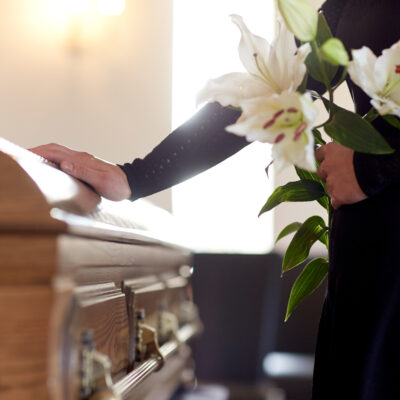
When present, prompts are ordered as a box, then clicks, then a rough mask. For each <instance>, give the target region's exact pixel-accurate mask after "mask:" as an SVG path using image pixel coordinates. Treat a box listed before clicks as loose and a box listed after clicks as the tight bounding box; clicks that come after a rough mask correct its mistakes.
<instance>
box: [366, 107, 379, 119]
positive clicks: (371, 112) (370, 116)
mask: <svg viewBox="0 0 400 400" xmlns="http://www.w3.org/2000/svg"><path fill="white" fill-rule="evenodd" d="M378 117H379V113H378V111H376V110H375V108H374V107H371V108H370V110H369V111H368V112H367V114H365V115H364V116H363V119H365V120H366V121H368V122H372V121H373V120H374V119H376V118H378Z"/></svg>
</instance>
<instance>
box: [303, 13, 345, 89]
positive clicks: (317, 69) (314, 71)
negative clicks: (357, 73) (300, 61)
mask: <svg viewBox="0 0 400 400" xmlns="http://www.w3.org/2000/svg"><path fill="white" fill-rule="evenodd" d="M330 38H332V32H331V30H330V28H329V25H328V23H327V22H326V19H325V17H324V15H323V14H322V13H319V15H318V30H317V37H316V42H317V45H318V46H321V45H322V44H323V43H325V42H326V41H327V40H328V39H330ZM321 64H322V65H323V68H324V69H325V73H326V78H327V79H328V80H329V81H330V82H331V81H332V80H333V78H334V77H335V76H336V73H337V71H338V67H337V66H334V65H331V64H329V63H327V62H325V61H322V60H320V59H319V57H318V54H317V52H316V50H315V49H313V51H312V52H311V53H310V54H309V55H308V57H307V59H306V66H307V70H308V72H309V73H310V75H311V76H312V77H313V78H314V79H315V80H317V81H319V82H323V83H324V82H325V77H324V73H323V69H322V67H321Z"/></svg>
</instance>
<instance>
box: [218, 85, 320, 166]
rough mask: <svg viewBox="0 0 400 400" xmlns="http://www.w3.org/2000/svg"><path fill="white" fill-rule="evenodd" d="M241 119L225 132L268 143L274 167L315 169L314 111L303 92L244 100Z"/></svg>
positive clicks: (315, 111) (315, 112)
mask: <svg viewBox="0 0 400 400" xmlns="http://www.w3.org/2000/svg"><path fill="white" fill-rule="evenodd" d="M240 105H241V107H242V110H243V116H244V117H243V118H240V119H239V121H238V122H236V124H234V125H230V126H228V127H227V128H226V130H227V131H229V132H232V133H235V134H236V135H239V136H245V137H246V138H247V140H248V141H254V140H258V141H260V142H265V143H271V144H273V147H272V158H273V160H274V164H275V166H276V167H277V169H278V170H281V169H283V168H284V167H285V166H287V165H290V164H294V165H296V166H298V167H300V168H302V169H305V170H308V171H315V170H316V166H315V158H314V136H313V134H312V128H313V124H314V122H315V119H316V118H317V115H318V111H317V109H316V107H315V106H314V104H313V102H312V99H311V96H310V95H309V94H308V93H306V94H304V95H300V94H299V93H296V92H284V93H282V94H280V95H279V94H274V95H272V96H268V97H258V98H254V99H250V100H244V101H242V103H241V104H240Z"/></svg>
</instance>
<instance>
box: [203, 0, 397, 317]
mask: <svg viewBox="0 0 400 400" xmlns="http://www.w3.org/2000/svg"><path fill="white" fill-rule="evenodd" d="M278 8H279V11H280V15H281V17H282V18H281V21H280V22H279V23H278V26H279V27H278V33H277V35H276V38H275V39H274V41H273V42H272V43H271V44H270V43H268V42H267V41H266V40H265V39H263V38H261V37H258V36H255V35H253V34H252V33H251V32H250V31H249V29H248V28H247V26H246V25H245V23H244V22H243V20H242V18H241V17H240V16H238V15H233V16H232V21H233V22H234V23H235V24H236V25H237V26H238V28H239V29H240V32H241V40H240V44H239V56H240V59H241V61H242V63H243V65H244V67H245V68H246V70H247V73H239V72H234V73H229V74H226V75H223V76H221V77H219V78H217V79H214V80H210V81H209V82H208V83H207V84H206V86H205V87H204V89H203V90H202V91H201V92H200V93H199V95H198V102H199V103H202V102H206V101H208V102H210V101H217V102H219V103H220V104H221V105H223V106H229V107H235V108H238V109H240V110H241V111H242V113H241V116H240V117H239V119H238V120H237V121H236V123H235V124H233V125H230V126H228V127H227V128H226V130H227V131H228V132H231V133H234V134H236V135H240V136H245V137H246V138H247V139H248V140H249V141H254V140H258V141H261V142H266V143H270V144H272V159H273V163H274V166H275V167H276V169H277V170H278V171H279V170H281V169H282V168H284V167H286V166H288V165H293V166H294V168H295V170H296V173H297V175H298V177H299V180H297V181H295V182H289V183H287V184H286V185H283V186H281V187H278V188H277V189H276V190H275V191H274V192H273V193H272V195H271V196H270V197H269V198H268V200H267V202H266V203H265V205H264V206H263V207H262V209H261V211H260V215H261V214H263V213H265V212H267V211H270V210H272V209H273V208H274V207H276V206H278V205H279V204H280V203H282V202H299V201H318V203H319V204H320V205H321V206H322V207H323V208H324V209H325V210H326V212H327V220H326V221H325V220H324V219H323V218H321V217H320V216H311V217H310V218H308V219H307V220H306V221H304V222H293V223H291V224H290V225H288V226H287V227H286V228H284V229H283V230H282V232H281V233H280V234H279V236H278V238H277V241H278V240H280V239H282V238H283V237H285V236H287V235H289V234H293V233H294V236H293V238H292V240H291V242H290V244H289V246H288V248H287V250H286V252H285V255H284V259H283V264H282V274H283V273H284V272H286V271H288V270H291V269H293V268H295V267H297V266H299V265H302V264H303V262H304V261H306V259H307V258H308V255H309V252H310V249H311V247H312V246H313V245H314V244H315V243H316V242H318V241H319V242H322V243H323V244H324V245H325V246H326V248H327V249H328V248H329V233H330V225H331V217H332V204H331V198H330V196H329V184H327V183H325V182H324V181H322V180H321V179H320V178H319V177H318V175H317V173H316V170H317V167H318V162H317V161H316V159H315V150H316V148H317V147H318V146H319V145H324V144H326V142H325V140H324V139H323V136H322V134H321V129H322V128H323V129H324V131H325V133H326V134H327V135H328V136H329V137H330V138H331V139H332V140H334V141H335V142H337V143H339V144H341V145H343V146H345V147H348V148H350V149H353V150H355V151H358V152H363V153H371V154H389V153H392V152H393V151H394V150H393V149H392V148H391V147H390V146H389V145H388V143H387V142H386V141H385V139H384V138H383V137H382V136H381V135H380V133H379V132H378V131H377V130H376V129H375V128H374V126H373V125H372V124H371V122H372V121H373V120H374V119H375V118H377V117H378V116H379V115H381V116H382V117H383V118H385V119H386V120H387V122H388V123H390V124H391V125H394V126H395V127H396V128H399V129H400V122H399V120H398V119H397V117H398V116H400V41H399V42H398V43H396V44H394V45H393V46H392V47H391V48H390V49H387V50H384V51H383V53H382V55H381V56H379V57H376V56H375V55H374V54H373V53H372V51H371V50H370V49H368V48H367V47H363V48H361V49H359V50H353V51H352V60H350V58H349V55H348V53H347V51H346V49H345V47H344V45H343V43H342V42H341V41H340V40H339V39H337V38H334V37H333V36H332V33H331V30H330V28H329V26H328V24H327V22H326V20H325V18H324V15H323V14H322V13H318V11H317V10H316V9H315V8H314V7H313V6H312V5H311V4H309V3H308V1H307V0H278ZM296 38H297V41H296ZM309 77H311V79H313V80H314V81H317V82H319V83H320V84H321V85H322V86H323V87H324V91H325V92H326V93H327V97H325V96H324V95H322V94H321V93H318V92H316V91H311V90H307V81H308V79H309ZM348 78H349V79H352V80H353V82H354V83H355V84H356V85H358V86H360V87H361V88H362V89H363V90H364V91H365V93H367V94H368V96H369V97H370V98H371V106H372V107H371V110H370V111H369V112H368V113H367V114H366V115H364V116H360V115H358V114H356V113H353V112H351V111H348V110H345V109H343V108H341V107H340V106H338V105H337V104H335V102H334V96H335V91H336V89H337V88H338V87H339V85H340V84H341V83H343V82H344V81H345V80H346V79H348ZM316 99H320V100H322V102H323V104H324V106H325V108H326V110H327V112H328V115H329V116H328V118H327V120H326V121H325V122H324V123H322V124H320V125H316V122H315V121H316V119H317V116H318V111H317V108H316V107H315V105H314V103H313V100H316ZM396 116H397V117H396ZM268 168H269V166H268V167H267V168H266V172H267V174H268ZM328 267H329V259H328V258H327V257H326V258H317V259H314V260H312V261H310V262H309V263H308V264H307V265H305V267H304V268H303V270H302V272H301V273H300V275H299V276H298V278H297V280H296V281H295V283H294V285H293V287H292V291H291V294H290V297H289V301H288V306H287V312H286V318H285V320H287V319H288V318H289V317H290V315H291V313H292V312H293V310H294V309H295V308H296V307H297V306H298V304H299V303H300V302H301V301H302V300H303V299H304V298H305V297H307V296H308V295H309V294H311V293H312V292H313V291H314V290H315V289H316V288H317V287H318V286H319V285H320V284H321V283H322V282H323V280H324V279H325V278H326V277H327V274H328Z"/></svg>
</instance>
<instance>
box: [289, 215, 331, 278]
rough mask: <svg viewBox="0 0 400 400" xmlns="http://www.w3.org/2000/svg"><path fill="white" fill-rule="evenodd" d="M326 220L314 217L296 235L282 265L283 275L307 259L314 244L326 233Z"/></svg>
mask: <svg viewBox="0 0 400 400" xmlns="http://www.w3.org/2000/svg"><path fill="white" fill-rule="evenodd" d="M326 230H327V227H326V225H325V222H324V220H323V219H322V218H321V217H319V216H317V215H314V216H313V217H310V218H308V219H307V220H306V221H305V222H304V223H303V225H302V226H301V227H300V228H299V230H298V231H297V232H296V234H295V235H294V237H293V239H292V241H291V242H290V244H289V246H288V248H287V250H286V253H285V256H284V258H283V263H282V273H284V272H286V271H288V270H290V269H292V268H294V267H296V266H297V265H299V264H300V263H302V262H303V261H304V260H306V259H307V257H308V254H309V253H310V249H311V247H312V246H313V244H314V243H315V242H316V241H317V240H319V239H320V237H321V236H322V235H323V234H324V233H325V232H326Z"/></svg>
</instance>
